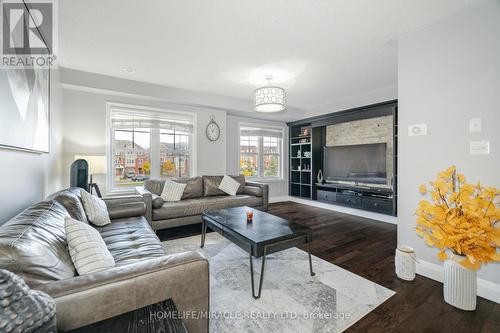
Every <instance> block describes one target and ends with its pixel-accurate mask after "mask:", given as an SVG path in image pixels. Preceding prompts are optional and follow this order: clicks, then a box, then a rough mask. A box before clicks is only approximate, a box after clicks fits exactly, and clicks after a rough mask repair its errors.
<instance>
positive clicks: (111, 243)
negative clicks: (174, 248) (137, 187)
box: [96, 217, 166, 266]
mask: <svg viewBox="0 0 500 333" xmlns="http://www.w3.org/2000/svg"><path fill="white" fill-rule="evenodd" d="M96 229H97V231H99V233H100V234H101V236H102V239H103V240H104V242H105V243H106V246H107V248H108V250H109V252H111V255H112V256H113V258H114V259H115V263H116V266H120V265H126V264H131V263H134V262H138V261H141V260H144V259H150V258H157V257H161V256H164V255H166V252H165V248H164V246H163V244H162V243H161V242H160V240H159V239H158V237H156V235H155V233H154V231H153V230H152V229H151V227H150V226H149V223H148V221H146V219H145V218H144V217H140V218H137V217H129V218H123V219H116V220H113V223H111V224H108V225H106V226H104V227H97V228H96Z"/></svg>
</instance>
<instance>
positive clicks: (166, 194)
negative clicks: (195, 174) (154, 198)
mask: <svg viewBox="0 0 500 333" xmlns="http://www.w3.org/2000/svg"><path fill="white" fill-rule="evenodd" d="M186 185H187V184H181V183H177V182H174V181H171V180H167V181H165V186H163V192H161V195H160V197H161V198H162V199H163V200H164V201H167V202H173V201H180V200H181V199H182V194H183V193H184V189H185V188H186Z"/></svg>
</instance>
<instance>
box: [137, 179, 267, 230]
mask: <svg viewBox="0 0 500 333" xmlns="http://www.w3.org/2000/svg"><path fill="white" fill-rule="evenodd" d="M223 177H224V176H202V177H193V178H185V179H177V180H175V181H177V182H182V183H185V184H186V188H185V189H184V194H183V196H182V200H181V201H178V202H164V201H163V200H162V199H161V197H160V195H161V193H162V191H163V186H164V185H165V181H164V180H154V179H150V180H146V181H145V182H144V186H143V187H138V188H137V189H136V191H137V193H138V194H139V195H141V196H142V197H143V199H144V202H145V203H146V218H147V220H148V221H149V222H150V224H151V226H152V228H153V229H154V230H159V229H166V228H172V227H177V226H182V225H188V224H195V223H201V214H202V213H203V212H204V211H210V210H216V209H222V208H231V207H239V206H249V207H254V208H256V209H260V210H263V211H267V208H268V205H269V185H267V184H261V183H254V182H247V181H246V180H245V176H243V175H240V176H231V177H232V178H233V179H235V180H236V181H238V182H239V183H240V187H239V189H238V193H237V194H236V195H235V196H230V195H227V194H226V193H224V192H223V191H221V190H219V189H218V187H219V185H220V182H221V181H222V178H223Z"/></svg>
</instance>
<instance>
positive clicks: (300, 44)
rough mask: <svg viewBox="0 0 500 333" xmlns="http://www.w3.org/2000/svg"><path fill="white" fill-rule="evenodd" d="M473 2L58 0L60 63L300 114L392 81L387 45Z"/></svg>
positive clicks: (393, 52)
mask: <svg viewBox="0 0 500 333" xmlns="http://www.w3.org/2000/svg"><path fill="white" fill-rule="evenodd" d="M479 2H480V1H477V0H439V1H437V0H377V1H373V0H329V1H327V0H323V1H320V0H239V1H234V0H212V1H206V0H184V1H166V0H147V1H138V0H106V1H102V0H64V1H60V2H59V3H60V7H59V11H60V18H61V19H60V36H59V38H60V56H59V59H60V64H61V66H63V67H68V68H73V69H78V70H83V71H89V72H94V73H100V74H104V75H109V76H116V77H122V78H127V79H131V80H138V81H145V82H150V83H156V84H161V85H165V86H170V87H176V88H181V89H188V90H194V91H203V92H208V93H214V94H219V95H225V96H231V97H238V98H244V99H251V98H252V93H253V90H254V89H255V88H256V87H257V86H259V85H262V84H265V80H264V77H265V75H267V74H273V75H274V77H275V81H274V82H273V83H274V84H277V85H280V86H283V87H284V88H286V89H287V93H288V104H289V105H290V106H293V107H296V108H299V109H303V110H308V109H311V108H314V107H317V106H320V105H325V104H328V103H333V102H335V101H337V100H341V99H345V98H347V97H350V96H355V95H358V94H362V93H366V92H370V91H376V90H380V89H385V88H387V87H394V86H396V85H397V40H398V38H399V36H401V35H405V34H408V33H411V32H413V31H416V30H420V29H422V28H425V27H426V26H429V25H431V24H433V23H436V22H438V21H440V20H442V19H444V18H446V17H448V16H452V15H454V14H456V13H458V12H460V11H463V10H466V9H468V8H471V7H472V6H476V5H478V4H479Z"/></svg>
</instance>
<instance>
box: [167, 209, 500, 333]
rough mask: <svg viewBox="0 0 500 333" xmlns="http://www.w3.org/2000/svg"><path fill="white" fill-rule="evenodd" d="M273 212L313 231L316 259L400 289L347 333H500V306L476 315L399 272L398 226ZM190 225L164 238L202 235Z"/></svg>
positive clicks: (316, 212) (435, 286) (483, 306)
mask: <svg viewBox="0 0 500 333" xmlns="http://www.w3.org/2000/svg"><path fill="white" fill-rule="evenodd" d="M269 213H271V214H274V215H277V216H280V217H283V218H285V219H287V220H289V221H291V222H294V223H297V224H303V225H307V226H309V227H310V228H312V230H313V243H312V244H311V252H312V254H313V255H315V256H317V257H319V258H322V259H324V260H327V261H329V262H331V263H333V264H335V265H338V266H340V267H342V268H344V269H347V270H349V271H351V272H353V273H355V274H358V275H360V276H362V277H364V278H366V279H369V280H371V281H373V282H375V283H378V284H380V285H382V286H384V287H386V288H389V289H392V290H394V291H396V294H395V295H394V296H393V297H391V298H390V299H389V300H387V301H386V302H385V303H383V304H382V305H380V306H379V307H377V308H376V309H375V310H374V311H372V312H370V313H369V314H368V315H367V316H365V317H364V318H363V319H361V320H360V321H358V322H357V323H356V324H354V325H353V326H351V327H350V328H349V329H348V330H347V332H384V333H385V332H453V333H460V332H497V333H498V332H500V304H496V303H494V302H491V301H488V300H486V299H484V298H480V297H478V302H477V309H476V311H474V312H466V311H461V310H458V309H456V308H454V307H452V306H450V305H448V304H446V303H445V302H444V300H443V288H442V284H441V283H438V282H436V281H434V280H431V279H428V278H425V277H423V276H420V275H417V278H416V279H415V280H414V281H412V282H407V281H403V280H400V279H398V278H397V277H396V274H395V272H394V249H395V248H396V242H397V231H396V225H393V224H389V223H384V222H378V221H373V220H370V219H366V218H361V217H357V216H352V215H346V214H342V213H338V212H333V211H330V210H326V209H320V208H316V207H311V206H307V205H302V204H298V203H293V202H281V203H274V204H271V205H270V209H269ZM200 229H201V227H200V226H198V225H196V226H190V227H183V228H175V229H169V230H163V231H160V232H158V236H159V237H160V238H161V239H162V240H167V239H173V238H179V237H187V236H191V235H197V234H199V233H200Z"/></svg>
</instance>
